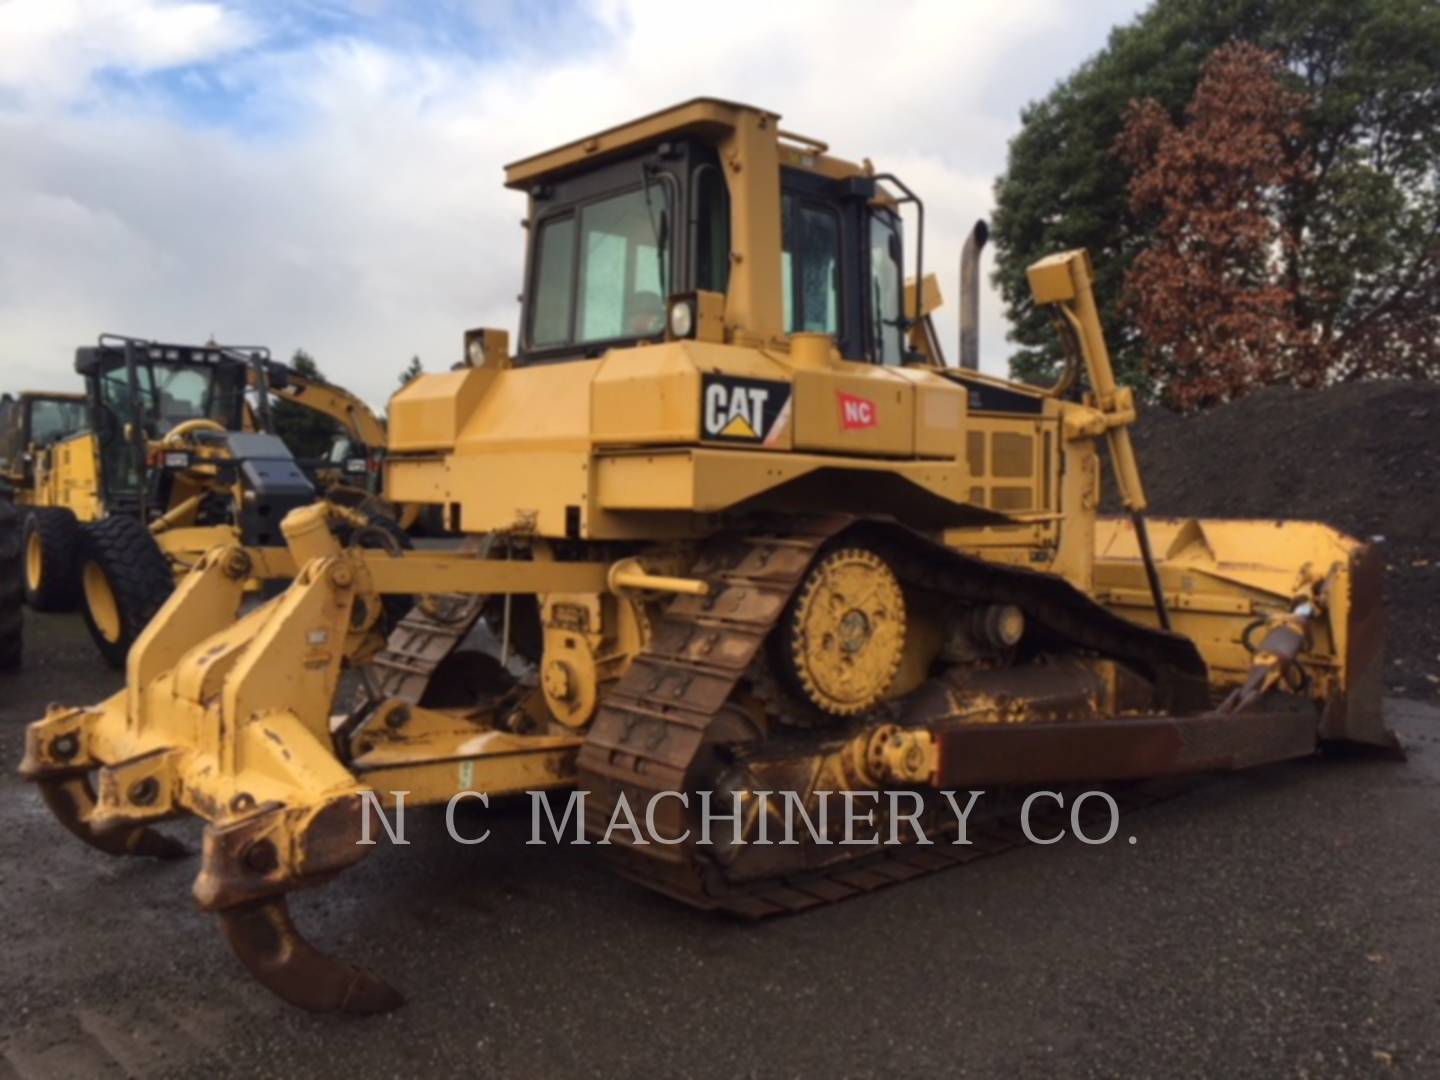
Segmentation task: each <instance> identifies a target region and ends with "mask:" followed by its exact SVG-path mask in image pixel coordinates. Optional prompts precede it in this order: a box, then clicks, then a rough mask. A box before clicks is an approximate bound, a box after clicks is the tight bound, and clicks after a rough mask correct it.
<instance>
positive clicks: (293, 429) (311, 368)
mask: <svg viewBox="0 0 1440 1080" xmlns="http://www.w3.org/2000/svg"><path fill="white" fill-rule="evenodd" d="M290 367H292V368H293V369H294V370H295V371H296V373H298V374H300V375H303V376H304V377H305V378H307V379H314V380H316V381H318V382H324V381H325V376H324V375H323V374H321V372H320V365H319V364H317V363H315V358H314V357H313V356H311V355H310V354H309V353H307V352H306V351H305V350H304V349H296V350H295V355H294V356H292V357H291V358H290ZM270 415H271V418H272V419H273V421H274V423H275V434H277V435H279V436H280V438H281V439H283V440H284V442H285V445H286V446H288V447H289V448H290V452H291V453H292V454H294V455H295V456H296V457H297V458H302V459H315V458H323V457H325V456H326V455H327V454H329V453H330V447H331V445H332V444H333V443H334V441H335V437H336V436H337V435H339V434H340V433H341V428H340V425H339V424H337V423H336V422H335V421H334V420H331V419H330V418H329V417H328V416H325V415H324V414H322V413H318V412H316V411H315V410H313V409H306V408H302V407H301V406H299V405H296V404H294V403H293V402H289V401H284V400H279V399H275V398H272V399H271V406H270Z"/></svg>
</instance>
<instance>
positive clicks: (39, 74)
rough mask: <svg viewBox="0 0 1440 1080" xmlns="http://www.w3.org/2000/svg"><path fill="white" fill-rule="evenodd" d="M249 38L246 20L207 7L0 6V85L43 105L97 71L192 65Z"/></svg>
mask: <svg viewBox="0 0 1440 1080" xmlns="http://www.w3.org/2000/svg"><path fill="white" fill-rule="evenodd" d="M255 36H256V35H255V31H254V29H253V28H252V27H251V26H250V24H249V21H248V20H246V19H245V18H243V17H241V16H239V15H237V14H235V13H233V12H231V11H227V10H226V9H225V8H223V7H222V6H221V5H219V4H214V3H170V2H165V0H8V2H7V3H4V4H0V86H9V87H12V88H17V89H18V90H20V91H21V92H22V93H23V94H24V96H26V97H27V98H31V99H38V100H40V101H43V102H55V101H63V100H69V99H72V98H74V97H76V96H78V95H79V94H81V93H82V92H84V91H85V90H86V89H87V88H88V87H89V85H90V80H91V77H92V76H94V75H95V74H96V73H97V72H100V71H105V70H115V71H120V72H125V73H128V74H143V73H145V72H149V71H157V70H163V69H165V68H172V67H178V66H180V65H184V64H193V63H197V62H200V61H203V60H207V59H210V58H212V57H215V56H218V55H221V54H223V53H226V52H229V51H232V50H234V49H237V48H240V47H241V46H244V45H247V44H249V43H250V42H251V41H252V40H254V38H255Z"/></svg>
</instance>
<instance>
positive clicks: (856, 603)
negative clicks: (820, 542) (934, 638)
mask: <svg viewBox="0 0 1440 1080" xmlns="http://www.w3.org/2000/svg"><path fill="white" fill-rule="evenodd" d="M905 620H906V612H905V594H904V592H903V591H902V590H901V587H900V581H899V579H898V578H897V577H896V576H895V572H894V571H893V570H892V569H891V568H890V567H889V566H888V565H887V564H886V563H885V560H883V559H882V558H881V557H880V556H879V555H877V554H875V553H874V552H873V551H869V550H867V549H865V548H858V547H856V548H841V549H839V550H837V551H832V552H831V553H829V554H828V555H826V556H824V557H823V558H821V559H820V560H819V561H818V562H817V563H816V564H815V565H814V566H813V567H812V568H811V570H810V572H809V573H808V574H807V575H806V577H805V580H804V582H803V583H802V584H801V587H800V592H799V594H798V595H797V596H796V598H795V601H794V604H793V605H792V607H791V611H790V616H789V619H788V620H787V622H786V625H785V628H784V632H785V633H786V635H787V640H786V642H785V649H784V653H785V655H786V658H787V659H788V661H789V664H790V668H791V671H792V674H793V675H794V677H795V681H796V683H797V684H798V686H799V689H800V690H801V691H803V692H804V694H805V696H806V697H808V698H809V699H810V701H811V702H812V703H813V704H814V705H815V706H816V707H817V708H819V709H821V710H823V711H825V712H827V713H830V714H831V715H833V716H856V715H858V714H860V713H863V712H865V711H866V710H868V709H871V708H873V707H874V706H875V705H877V704H879V702H880V701H881V699H882V698H884V696H885V693H886V691H887V690H889V688H890V684H891V682H892V681H894V678H895V672H896V671H897V670H898V669H899V667H900V660H901V657H902V656H903V655H904V652H905V634H906V623H905Z"/></svg>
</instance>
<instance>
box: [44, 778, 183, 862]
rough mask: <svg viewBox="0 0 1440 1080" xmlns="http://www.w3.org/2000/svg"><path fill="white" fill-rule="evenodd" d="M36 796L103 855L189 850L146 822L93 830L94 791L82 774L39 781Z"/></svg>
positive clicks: (153, 855) (170, 855)
mask: <svg viewBox="0 0 1440 1080" xmlns="http://www.w3.org/2000/svg"><path fill="white" fill-rule="evenodd" d="M39 787H40V797H41V798H43V799H44V800H45V805H46V806H48V807H49V808H50V812H51V813H52V814H54V815H55V817H56V819H58V820H59V822H60V824H61V825H64V826H65V828H66V829H68V830H69V831H70V832H72V833H74V834H75V835H76V836H78V837H79V838H80V839H81V840H83V841H84V842H85V843H87V844H89V845H90V846H91V847H93V848H95V849H96V850H97V851H103V852H105V854H107V855H140V856H144V857H146V858H150V859H183V858H185V857H186V856H187V855H189V854H190V849H189V848H188V847H186V846H185V845H184V844H182V843H181V842H180V841H179V840H176V839H175V838H174V837H171V836H166V835H165V834H164V833H161V832H156V831H155V830H154V829H152V828H150V827H149V826H148V825H121V826H117V827H115V828H111V829H97V828H95V826H94V825H92V824H91V821H90V818H91V813H92V811H93V810H94V809H95V791H94V789H93V788H92V787H91V786H90V780H89V778H88V777H85V776H68V777H64V778H57V779H50V780H41V781H39Z"/></svg>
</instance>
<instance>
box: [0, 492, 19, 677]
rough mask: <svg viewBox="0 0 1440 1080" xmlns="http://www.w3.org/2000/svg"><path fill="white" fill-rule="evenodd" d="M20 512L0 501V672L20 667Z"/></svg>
mask: <svg viewBox="0 0 1440 1080" xmlns="http://www.w3.org/2000/svg"><path fill="white" fill-rule="evenodd" d="M23 550H24V549H23V548H22V547H21V544H20V515H19V514H17V513H16V512H15V508H14V507H13V506H11V505H10V504H9V503H3V502H0V671H15V670H18V669H19V667H20V653H21V640H22V637H23V634H22V631H21V618H22V613H21V610H20V609H21V607H22V606H23V605H24V602H25V590H24V585H23V584H22V563H21V553H22V551H23Z"/></svg>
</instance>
